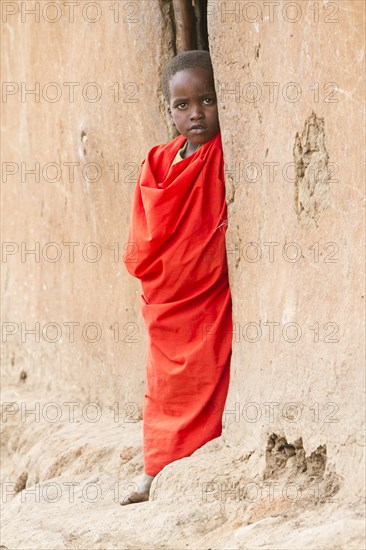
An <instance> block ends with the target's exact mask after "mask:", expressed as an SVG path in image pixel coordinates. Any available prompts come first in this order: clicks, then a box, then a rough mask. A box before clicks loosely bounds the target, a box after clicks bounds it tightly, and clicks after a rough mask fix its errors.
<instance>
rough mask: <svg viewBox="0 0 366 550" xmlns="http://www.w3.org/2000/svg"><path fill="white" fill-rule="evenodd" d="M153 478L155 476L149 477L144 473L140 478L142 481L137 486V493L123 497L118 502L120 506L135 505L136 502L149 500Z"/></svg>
mask: <svg viewBox="0 0 366 550" xmlns="http://www.w3.org/2000/svg"><path fill="white" fill-rule="evenodd" d="M154 477H155V476H149V475H147V474H145V473H144V474H143V476H142V480H141V481H140V483H139V484H138V485H139V489H138V491H134V492H133V493H131V494H130V495H128V496H127V497H125V498H124V499H123V500H122V501H121V502H120V505H121V506H125V505H126V504H135V503H137V502H146V501H147V500H149V494H150V487H151V484H152V482H153V479H154Z"/></svg>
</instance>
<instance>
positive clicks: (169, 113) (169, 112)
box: [167, 107, 175, 126]
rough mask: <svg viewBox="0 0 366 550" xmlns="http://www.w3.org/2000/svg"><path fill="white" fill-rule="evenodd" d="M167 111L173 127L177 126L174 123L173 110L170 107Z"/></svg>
mask: <svg viewBox="0 0 366 550" xmlns="http://www.w3.org/2000/svg"><path fill="white" fill-rule="evenodd" d="M167 111H168V116H169V119H170V122H171V124H172V125H173V126H175V122H174V120H173V117H172V111H171V109H170V108H169V107H168V109H167Z"/></svg>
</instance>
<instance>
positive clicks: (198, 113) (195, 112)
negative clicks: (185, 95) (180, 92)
mask: <svg viewBox="0 0 366 550" xmlns="http://www.w3.org/2000/svg"><path fill="white" fill-rule="evenodd" d="M202 117H203V109H202V106H197V107H192V110H191V119H192V120H196V119H198V118H202Z"/></svg>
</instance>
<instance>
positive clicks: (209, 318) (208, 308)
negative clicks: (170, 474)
mask: <svg viewBox="0 0 366 550" xmlns="http://www.w3.org/2000/svg"><path fill="white" fill-rule="evenodd" d="M184 142H185V138H184V137H183V136H178V137H176V138H175V139H173V140H172V141H170V142H169V143H166V144H163V145H156V146H155V147H153V148H152V149H150V151H149V152H148V154H147V157H146V159H145V160H144V161H143V162H142V163H141V169H140V173H139V176H138V181H137V185H136V188H135V193H134V198H133V205H132V221H131V225H130V229H129V236H128V247H127V252H126V254H125V255H124V257H123V261H124V263H125V265H126V268H127V270H128V271H129V273H130V274H131V275H133V276H134V277H137V278H138V279H140V281H141V286H142V291H143V293H142V294H141V307H142V316H143V318H144V321H145V324H146V328H147V364H146V391H145V395H144V405H143V450H144V471H145V473H146V474H149V475H156V474H157V473H158V472H160V471H161V470H162V468H164V466H166V465H167V464H170V463H171V462H173V461H175V460H178V459H180V458H183V457H188V456H190V455H191V454H192V453H193V452H194V451H195V450H197V449H198V448H200V447H201V446H202V445H204V444H205V443H207V442H208V441H210V440H212V439H214V438H216V437H219V436H220V435H221V434H222V415H223V411H224V406H225V401H226V398H227V393H228V387H229V380H230V359H231V353H232V346H231V341H232V329H233V327H232V309H231V308H232V302H231V293H230V286H229V279H228V267H227V255H226V245H225V233H226V229H227V210H226V201H225V183H224V161H223V152H222V143H221V132H219V133H217V134H216V135H215V136H214V137H213V138H211V139H210V140H209V141H207V142H206V143H204V144H202V145H201V147H199V149H197V151H196V152H195V153H193V155H191V156H189V157H187V158H185V159H183V160H181V161H179V162H177V163H176V164H174V165H172V161H173V159H174V157H175V155H176V153H177V152H178V150H179V149H180V148H181V147H182V146H183V144H184Z"/></svg>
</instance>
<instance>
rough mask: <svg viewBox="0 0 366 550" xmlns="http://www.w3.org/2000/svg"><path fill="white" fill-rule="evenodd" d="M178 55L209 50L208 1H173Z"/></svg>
mask: <svg viewBox="0 0 366 550" xmlns="http://www.w3.org/2000/svg"><path fill="white" fill-rule="evenodd" d="M173 8H174V23H175V49H176V53H180V52H184V51H187V50H208V32H207V0H173Z"/></svg>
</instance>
